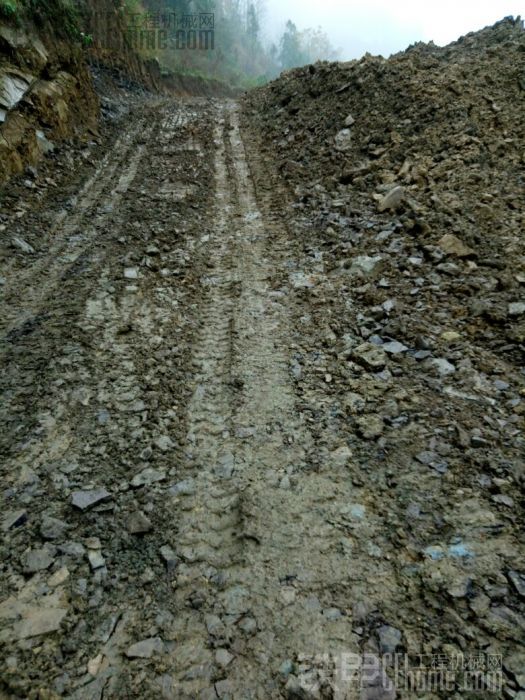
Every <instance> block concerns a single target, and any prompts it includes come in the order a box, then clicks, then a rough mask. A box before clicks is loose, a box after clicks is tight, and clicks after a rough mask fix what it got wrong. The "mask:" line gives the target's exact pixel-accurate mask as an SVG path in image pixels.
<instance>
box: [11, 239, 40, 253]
mask: <svg viewBox="0 0 525 700" xmlns="http://www.w3.org/2000/svg"><path fill="white" fill-rule="evenodd" d="M11 243H12V244H13V246H14V247H15V248H18V249H19V250H21V251H22V253H34V252H35V249H34V248H33V246H31V245H29V243H27V242H26V241H24V240H23V239H22V238H17V237H16V236H13V238H12V239H11Z"/></svg>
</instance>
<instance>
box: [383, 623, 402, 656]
mask: <svg viewBox="0 0 525 700" xmlns="http://www.w3.org/2000/svg"><path fill="white" fill-rule="evenodd" d="M377 636H378V638H379V646H380V649H381V652H382V653H383V654H393V653H394V652H395V650H396V649H397V647H398V646H399V645H400V644H401V632H400V631H399V630H398V629H396V628H395V627H390V625H383V626H382V627H380V628H379V629H378V631H377Z"/></svg>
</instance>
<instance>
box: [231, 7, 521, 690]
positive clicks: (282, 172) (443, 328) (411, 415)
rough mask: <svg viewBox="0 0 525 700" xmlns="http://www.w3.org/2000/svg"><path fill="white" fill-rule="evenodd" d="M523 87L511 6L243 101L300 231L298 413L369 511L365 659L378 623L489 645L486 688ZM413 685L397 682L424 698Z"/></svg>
mask: <svg viewBox="0 0 525 700" xmlns="http://www.w3.org/2000/svg"><path fill="white" fill-rule="evenodd" d="M524 88H525V32H524V31H523V24H522V22H521V21H520V20H519V19H518V20H512V19H505V20H503V21H502V22H499V23H498V24H496V25H495V26H493V27H490V28H487V29H485V30H483V31H481V32H477V33H475V34H469V35H468V36H466V37H463V38H462V39H460V40H459V41H458V42H456V43H454V44H451V45H450V46H447V47H444V48H438V47H436V46H434V45H432V44H431V45H423V44H418V45H416V46H413V47H410V48H409V49H408V50H407V51H405V52H404V53H401V54H398V55H395V56H393V57H391V58H390V59H388V60H385V59H383V58H378V57H372V56H369V55H367V56H365V57H364V58H363V59H361V60H359V61H353V62H350V63H346V64H341V63H334V64H327V63H322V64H316V65H314V66H307V67H304V68H301V69H298V70H294V71H292V72H289V73H286V74H284V75H282V76H281V78H280V79H279V80H277V81H275V82H274V83H272V84H270V85H268V86H266V87H264V88H261V89H259V90H257V91H255V92H253V93H251V94H249V95H247V96H246V98H245V104H244V106H245V118H244V129H245V131H246V133H247V134H249V135H250V138H247V143H252V144H253V143H255V144H257V145H256V146H254V147H253V148H254V152H256V151H257V150H260V151H262V152H263V154H264V157H263V158H262V159H261V162H262V166H261V167H260V168H259V172H256V173H255V175H254V178H255V184H256V188H257V192H258V195H259V196H260V197H263V198H265V197H271V198H272V200H273V202H274V204H273V205H272V211H273V212H274V214H275V215H276V216H278V217H279V220H280V221H281V222H284V223H285V224H286V226H287V228H288V230H289V232H290V233H291V234H292V235H291V238H292V240H294V242H295V252H294V255H292V256H290V257H289V259H288V261H287V265H288V268H289V273H290V281H291V292H290V293H291V295H292V296H293V298H294V300H295V301H296V303H298V300H300V301H301V302H302V303H303V305H304V306H303V312H302V315H301V316H300V327H301V331H300V333H299V334H298V335H296V336H295V341H296V345H295V346H294V362H295V364H294V366H293V368H292V371H293V374H294V377H295V378H296V383H297V392H298V394H299V395H300V396H301V397H302V410H303V412H304V413H305V414H307V415H309V416H310V417H311V424H312V425H313V426H315V427H314V428H312V430H313V434H314V441H315V444H316V445H317V448H318V450H319V451H320V452H323V451H324V453H325V458H324V461H323V466H324V468H326V469H330V468H332V469H333V464H334V461H335V459H336V458H337V457H338V456H339V455H345V454H348V453H349V452H350V451H351V458H350V459H349V460H348V466H347V469H348V474H347V479H349V480H351V483H352V485H353V486H354V489H355V491H354V493H355V495H354V498H353V501H354V504H353V505H352V507H355V503H356V502H358V501H359V502H360V503H361V504H362V505H364V506H366V509H367V510H366V513H365V511H364V510H363V509H360V510H359V512H360V513H365V515H364V516H363V519H362V521H361V522H362V523H365V522H366V524H367V527H368V528H369V529H368V531H367V533H366V534H365V533H364V532H363V533H361V536H360V537H355V538H354V539H353V540H352V542H353V549H352V563H351V567H350V571H349V574H348V578H349V579H350V580H351V586H350V590H349V593H348V595H349V597H350V599H351V600H352V601H353V602H352V611H353V615H354V621H353V629H354V631H355V634H356V635H357V636H358V638H359V640H360V644H361V648H362V649H365V650H367V651H368V650H372V651H373V652H374V653H377V650H378V649H379V651H381V650H383V651H384V647H383V645H382V643H381V642H380V643H379V647H378V646H374V635H375V634H379V636H380V637H381V630H382V629H383V627H381V625H383V626H384V625H388V626H389V629H390V628H392V627H393V628H394V629H395V630H399V631H400V632H401V633H402V636H403V639H404V640H405V641H404V650H405V651H406V652H407V653H408V654H409V655H413V656H418V655H420V657H422V656H424V655H425V654H431V655H434V654H435V655H439V654H443V655H444V656H443V658H445V659H446V660H448V661H449V662H451V660H452V659H453V658H455V659H456V660H458V659H460V658H461V659H463V660H465V659H468V658H469V657H470V658H474V657H475V656H476V654H480V655H483V654H489V655H490V654H495V655H496V656H498V658H499V659H500V666H501V658H502V659H503V661H502V669H503V686H502V687H504V688H505V690H501V693H503V694H502V695H498V697H499V696H501V697H503V696H504V694H505V693H507V692H509V693H510V694H512V693H513V692H516V693H517V697H520V696H521V693H520V692H519V690H520V688H521V687H522V686H523V684H524V682H525V681H524V680H523V677H520V678H518V676H517V675H516V673H515V671H513V670H512V669H513V666H514V664H515V663H517V662H518V659H519V664H520V667H521V668H523V656H522V652H521V651H520V650H519V648H518V645H517V640H518V639H519V638H521V636H522V634H523V629H525V615H524V612H525V609H524V606H523V595H524V590H523V588H521V589H519V590H518V588H517V587H516V586H515V584H514V583H513V581H515V580H516V579H515V572H516V570H517V569H520V570H522V565H521V564H520V554H519V552H520V551H521V549H522V546H521V544H520V538H521V535H520V532H519V529H520V527H522V513H521V511H520V508H519V505H520V503H522V499H523V497H522V488H523V485H524V473H523V454H524V446H525V441H524V438H523V427H524V421H523V416H524V414H525V404H524V400H523V399H524V396H525V382H524V374H523V369H522V366H523V349H524V341H525V303H524V288H523V285H524V284H525V249H524V245H525V243H524V238H523V230H524V226H523V223H524V222H523V211H524V204H525V201H524V195H525V190H524V188H523V184H524V183H523V165H524V152H525V151H524V133H525V132H524V129H523V126H524V102H525V89H524ZM278 194H279V195H280V197H281V199H280V201H279V202H277V195H278ZM320 469H321V470H322V469H323V467H320ZM334 478H335V477H334ZM368 509H369V511H370V512H368ZM374 522H375V523H378V522H380V523H381V525H380V526H379V527H378V529H377V530H375V532H374ZM376 545H377V547H376ZM389 563H391V566H390V565H389ZM519 576H520V581H521V580H522V578H521V577H523V572H522V571H521V572H520V573H519ZM362 605H363V606H364V608H363V609H366V611H367V612H366V613H365V614H364V615H363V620H364V621H363V623H362V624H361V625H359V623H358V622H357V619H356V618H358V617H359V611H360V610H361V606H362ZM504 618H505V619H506V620H507V622H508V623H507V622H505V623H502V620H503V619H504ZM476 650H477V651H476ZM436 658H437V657H436ZM461 663H463V661H462V662H461ZM406 681H407V678H406V677H405V680H404V681H402V682H401V683H400V684H398V692H399V694H400V695H399V697H403V698H413V697H416V696H417V697H420V695H418V694H417V693H416V692H415V691H413V690H411V689H410V683H408V685H407V684H406ZM404 683H405V684H404ZM468 690H469V682H467V680H465V678H463V680H461V681H459V680H458V685H457V686H456V687H455V690H454V691H453V692H450V691H443V690H438V689H437V687H436V691H435V693H436V694H435V695H432V696H430V695H428V697H446V698H451V697H454V698H456V697H464V696H466V695H467V694H468ZM362 697H371V695H366V694H365V695H363V696H362ZM374 697H376V695H374ZM377 697H382V698H386V697H390V696H388V695H387V694H386V693H385V694H383V695H381V694H379V695H377ZM425 697H427V696H425ZM469 697H470V695H469Z"/></svg>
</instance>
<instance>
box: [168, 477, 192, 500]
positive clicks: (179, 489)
mask: <svg viewBox="0 0 525 700" xmlns="http://www.w3.org/2000/svg"><path fill="white" fill-rule="evenodd" d="M196 490H197V487H196V486H195V481H194V479H186V480H184V481H179V482H178V483H176V484H175V485H174V486H170V488H169V489H168V493H170V494H171V495H172V496H193V494H194V493H195V492H196Z"/></svg>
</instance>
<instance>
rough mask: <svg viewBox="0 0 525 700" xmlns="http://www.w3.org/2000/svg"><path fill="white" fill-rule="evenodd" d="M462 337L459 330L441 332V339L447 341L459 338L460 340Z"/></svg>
mask: <svg viewBox="0 0 525 700" xmlns="http://www.w3.org/2000/svg"><path fill="white" fill-rule="evenodd" d="M460 338H461V334H460V333H458V332H457V331H444V332H443V333H442V334H441V340H443V341H444V342H445V343H455V342H456V341H457V340H460Z"/></svg>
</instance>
